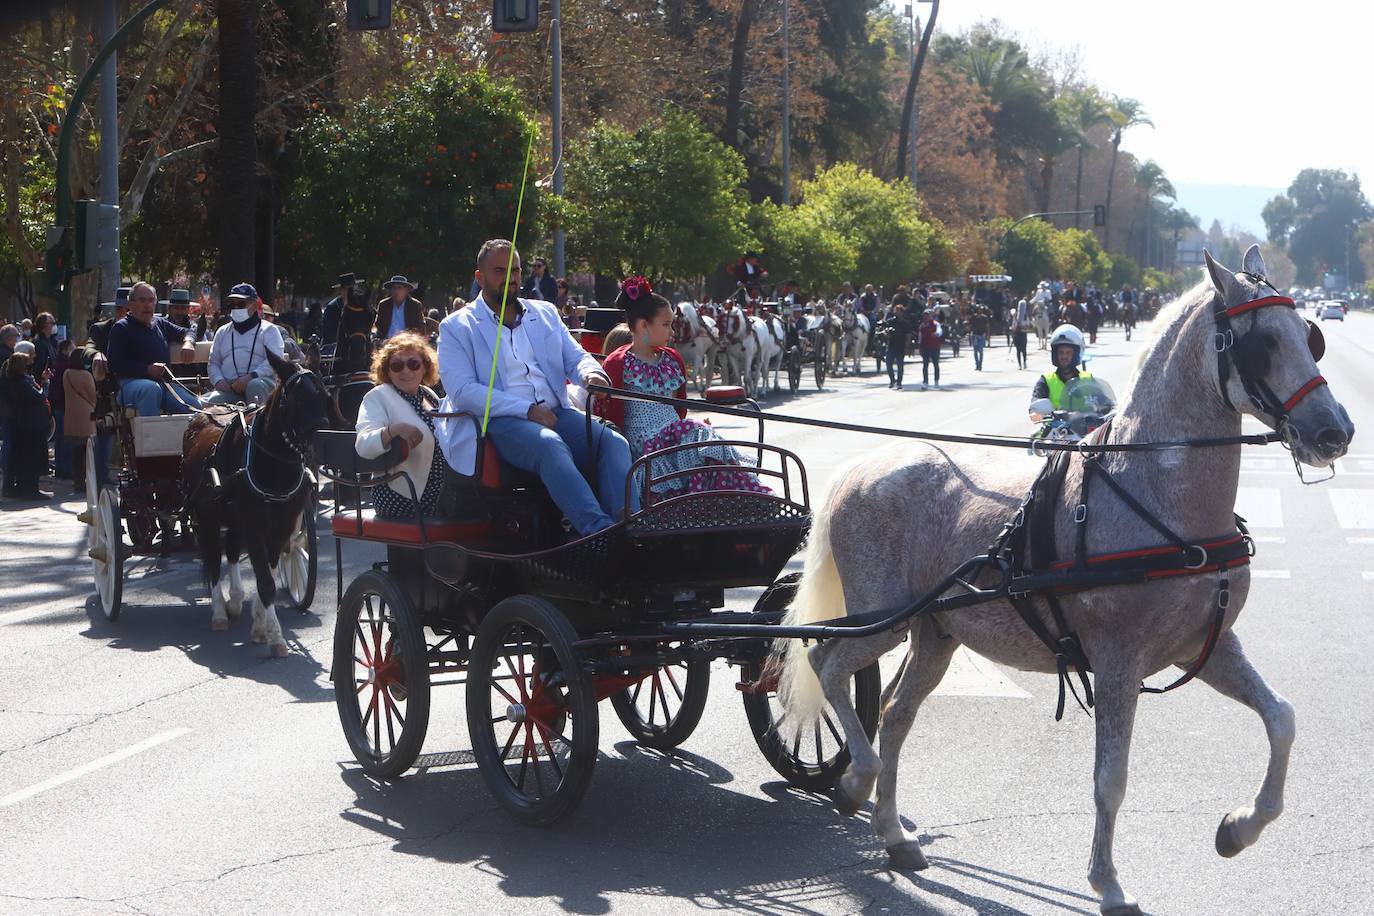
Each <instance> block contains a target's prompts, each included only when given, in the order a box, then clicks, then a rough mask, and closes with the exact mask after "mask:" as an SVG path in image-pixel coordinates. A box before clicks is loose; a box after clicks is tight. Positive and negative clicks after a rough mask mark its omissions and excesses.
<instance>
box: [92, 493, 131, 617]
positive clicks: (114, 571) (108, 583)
mask: <svg viewBox="0 0 1374 916" xmlns="http://www.w3.org/2000/svg"><path fill="white" fill-rule="evenodd" d="M92 522H94V524H93V525H92V526H91V538H92V544H91V564H92V573H93V575H94V578H95V590H96V594H97V595H98V597H99V598H100V609H101V610H102V611H103V612H104V613H105V617H106V618H107V619H109V620H110V621H111V622H113V621H115V620H118V619H119V611H120V601H121V599H122V598H123V593H124V533H123V530H122V527H121V525H120V514H119V494H118V493H116V492H115V489H114V488H113V487H106V488H105V489H103V490H101V491H100V498H99V500H98V502H97V504H96V514H95V517H94V518H93V519H92Z"/></svg>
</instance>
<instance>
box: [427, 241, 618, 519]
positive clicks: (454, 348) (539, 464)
mask: <svg viewBox="0 0 1374 916" xmlns="http://www.w3.org/2000/svg"><path fill="white" fill-rule="evenodd" d="M508 266H509V268H510V281H509V289H510V295H509V296H508V297H507V299H506V306H505V310H504V311H505V315H504V323H503V322H501V321H500V320H499V319H498V316H500V315H501V314H502V308H501V297H502V292H503V291H504V290H505V289H506V288H507V286H506V284H507V280H506V270H507V267H508ZM475 276H476V278H477V280H478V281H479V282H480V284H481V287H482V294H481V296H479V297H478V298H477V299H476V300H475V301H474V302H473V303H472V304H471V305H470V306H469V307H468V308H465V309H462V310H460V311H457V312H454V313H453V314H452V315H449V316H448V317H447V318H445V319H444V320H443V322H442V323H441V324H440V325H439V376H440V378H441V379H443V382H444V391H445V392H446V394H447V397H445V399H444V406H443V410H444V411H445V412H456V411H462V412H464V413H467V414H469V415H470V417H472V418H476V420H477V422H476V423H474V422H473V420H472V419H471V418H470V417H458V418H454V419H447V420H444V421H442V427H440V429H441V432H440V434H439V438H440V442H439V445H440V448H442V449H443V452H444V458H445V459H446V460H447V461H448V463H449V466H450V467H452V468H453V469H454V470H455V471H457V472H458V473H459V474H467V475H471V474H472V473H473V470H474V468H475V466H476V458H477V423H480V422H481V419H482V415H483V412H484V411H485V409H486V403H487V389H488V381H489V379H490V378H491V368H492V362H493V360H496V363H497V366H496V377H495V382H494V384H493V385H492V390H491V419H490V421H489V423H488V426H487V434H488V436H489V437H490V438H491V441H492V443H493V444H494V445H495V446H496V451H497V453H498V454H500V456H501V458H502V459H504V460H505V461H507V462H509V463H510V464H512V465H514V466H515V467H517V468H521V469H523V470H526V471H531V472H533V473H536V474H538V475H539V477H540V479H541V480H543V482H544V486H545V487H546V488H548V491H549V495H550V496H551V497H552V498H553V501H554V502H555V503H556V504H557V505H558V508H560V509H562V510H563V514H564V515H566V516H567V518H568V521H570V522H571V523H572V525H573V527H574V528H576V529H577V531H578V532H579V533H580V534H584V535H586V534H592V533H594V532H597V531H600V530H602V529H603V528H608V527H610V526H611V525H612V524H614V522H615V519H616V518H618V517H619V516H620V515H621V513H622V512H623V510H624V509H625V478H626V476H627V475H628V474H629V471H630V445H629V443H628V442H626V441H625V439H624V437H622V436H620V435H619V434H617V433H615V432H614V431H612V430H609V429H607V428H606V427H604V426H602V425H601V424H599V423H598V424H593V427H592V433H593V437H594V439H595V440H596V441H595V442H588V440H587V419H586V416H585V415H584V414H583V413H582V412H581V411H579V410H576V409H574V408H573V407H572V406H571V404H570V403H569V402H568V392H567V384H566V383H567V381H573V382H576V383H578V384H581V385H584V386H586V385H588V384H600V385H609V384H610V382H609V380H607V378H606V376H605V374H604V373H602V371H601V367H600V365H599V364H598V363H597V361H596V360H595V358H593V357H592V355H591V354H589V353H587V352H586V351H585V350H583V349H582V347H581V346H579V345H578V343H577V341H575V340H573V339H572V335H571V334H569V333H568V329H567V327H566V326H565V325H564V324H563V321H562V319H561V318H560V317H559V315H558V311H557V309H555V308H554V307H553V306H552V305H549V304H548V303H546V302H541V301H538V300H533V299H520V298H518V297H517V296H516V292H517V291H518V290H519V289H520V282H521V264H520V254H519V252H517V251H515V250H514V249H513V248H512V247H511V243H510V242H508V241H506V240H505V239H492V240H490V241H488V242H486V243H485V244H483V245H482V250H481V251H480V252H478V255H477V270H476V272H475ZM498 329H499V335H500V341H501V343H500V347H499V353H498V352H497V347H496V341H497V335H498ZM593 454H594V455H595V459H596V470H597V481H596V484H597V487H596V492H595V493H593V492H592V488H591V487H590V486H589V485H588V484H587V480H586V478H584V477H583V476H582V472H581V470H579V467H580V466H588V465H589V464H590V462H591V460H592V456H593ZM631 500H632V503H631V506H630V510H631V511H636V510H637V509H638V499H637V495H632V496H631Z"/></svg>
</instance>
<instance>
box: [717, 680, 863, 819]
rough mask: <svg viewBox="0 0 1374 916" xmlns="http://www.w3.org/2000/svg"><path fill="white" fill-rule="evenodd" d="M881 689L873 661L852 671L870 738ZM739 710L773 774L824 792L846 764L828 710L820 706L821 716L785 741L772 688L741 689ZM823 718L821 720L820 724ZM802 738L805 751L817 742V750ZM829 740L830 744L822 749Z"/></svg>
mask: <svg viewBox="0 0 1374 916" xmlns="http://www.w3.org/2000/svg"><path fill="white" fill-rule="evenodd" d="M758 676H759V669H758V666H757V665H750V666H747V667H746V668H745V670H744V673H743V679H744V680H746V681H752V680H756V679H757V678H758ZM881 692H882V676H881V675H880V674H879V672H878V663H877V662H874V663H873V664H871V665H869V666H868V667H867V668H863V669H861V670H859V671H856V672H854V686H853V691H852V696H853V699H854V708H855V709H856V710H857V711H858V713H859V721H860V722H861V723H862V724H863V728H864V734H866V735H868V740H870V741H872V740H873V736H874V735H875V734H877V731H878V701H879V698H880V694H881ZM741 696H742V697H743V699H744V714H745V716H746V717H747V718H748V720H749V730H750V731H751V732H753V734H754V741H755V743H757V744H758V746H759V750H760V751H762V752H763V757H764V759H765V760H767V761H768V763H769V765H770V766H772V767H773V769H774V770H776V771H777V773H778V775H779V776H781V777H782V778H783V779H786V780H787V781H788V782H789V783H791V784H792V785H794V786H796V787H797V788H799V789H806V790H808V791H811V792H828V791H830V790H831V789H833V788H834V787H835V784H836V782H838V780H839V778H840V776H841V774H843V773H844V771H845V768H846V767H848V766H849V749H848V747H847V746H846V745H845V744H844V743H843V741H842V738H843V733H842V732H841V731H840V727H839V724H838V723H836V722H835V721H834V719H833V717H831V715H830V714H829V713H826V712H822V714H821V715H822V717H823V718H822V719H818V720H817V721H816V722H815V723H812V724H809V725H807V726H805V727H804V728H803V729H801V730H799V731H797V732H795V733H793V740H792V741H791V742H789V741H788V740H787V739H786V738H785V737H784V736H783V735H782V734H780V733H779V732H778V731H777V730H776V729H775V728H774V725H775V723H776V722H777V721H778V720H779V718H780V714H779V712H778V709H779V707H778V705H777V700H776V695H775V694H773V693H771V692H770V693H745V694H741ZM822 723H824V725H822ZM822 729H824V730H822ZM803 742H805V744H806V745H807V746H806V751H810V750H811V749H812V748H813V747H816V746H817V745H819V748H820V750H819V751H818V752H817V753H816V754H814V755H808V754H807V753H806V752H805V751H803V749H802V747H801V745H802V743H803ZM827 745H830V746H832V747H833V750H827V748H826V746H827Z"/></svg>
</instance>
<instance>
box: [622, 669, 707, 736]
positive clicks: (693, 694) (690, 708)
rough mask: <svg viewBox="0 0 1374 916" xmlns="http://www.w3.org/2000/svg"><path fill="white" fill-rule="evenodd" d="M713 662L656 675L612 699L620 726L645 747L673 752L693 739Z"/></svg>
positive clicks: (662, 670) (704, 702)
mask: <svg viewBox="0 0 1374 916" xmlns="http://www.w3.org/2000/svg"><path fill="white" fill-rule="evenodd" d="M710 690H711V661H710V659H706V658H691V659H688V660H686V661H679V662H676V663H674V664H671V665H664V666H663V667H662V668H656V669H654V671H653V673H652V674H650V675H648V676H647V677H646V678H644V680H642V681H640V682H639V683H638V684H635V685H634V686H633V687H631V688H629V689H627V690H622V691H620V692H618V693H615V694H613V695H612V696H611V706H612V707H614V709H615V714H616V715H617V716H619V717H620V723H621V724H622V725H624V726H625V730H626V731H628V732H629V733H630V734H631V735H633V736H634V739H635V740H636V741H638V742H639V743H640V744H642V745H644V746H645V747H652V748H657V749H658V750H661V751H666V750H671V749H672V748H675V747H677V746H678V745H679V744H681V743H682V742H684V741H686V740H687V739H688V738H690V737H691V735H692V732H693V731H695V730H696V727H697V725H698V723H700V722H701V715H702V713H703V712H705V711H706V697H707V694H709V693H710Z"/></svg>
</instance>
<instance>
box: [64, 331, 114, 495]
mask: <svg viewBox="0 0 1374 916" xmlns="http://www.w3.org/2000/svg"><path fill="white" fill-rule="evenodd" d="M79 356H80V355H79V353H78V358H77V359H75V360H73V361H72V362H71V363H70V364H69V365H68V366H67V371H66V372H64V373H62V380H61V382H60V383H58V382H56V381H54V383H53V390H54V391H55V390H57V388H59V387H60V388H61V389H62V400H63V403H64V405H65V409H64V411H63V414H62V428H61V434H62V435H63V437H65V438H66V440H67V446H68V448H69V449H70V451H71V454H72V462H71V463H72V465H73V471H74V473H73V474H72V483H73V487H72V491H73V492H76V493H80V492H83V491H84V490H85V489H86V481H85V479H84V474H85V468H86V450H87V449H88V448H89V447H90V440H91V437H92V436H94V435H95V434H96V430H95V419H94V417H95V413H96V409H97V408H96V405H97V403H98V401H97V393H96V387H95V376H94V375H92V374H91V371H90V369H89V368H87V367H86V366H83V365H82V364H81V362H80V358H79ZM108 439H109V437H108V435H107V436H105V437H104V441H105V442H108ZM102 445H103V443H102V440H100V439H97V440H96V456H95V457H96V462H95V476H96V483H97V485H98V486H102V487H103V486H105V485H106V484H108V483H109V469H110V455H109V448H108V446H107V445H105V446H104V447H102ZM102 458H103V463H102V460H101V459H102Z"/></svg>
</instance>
